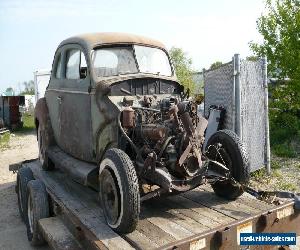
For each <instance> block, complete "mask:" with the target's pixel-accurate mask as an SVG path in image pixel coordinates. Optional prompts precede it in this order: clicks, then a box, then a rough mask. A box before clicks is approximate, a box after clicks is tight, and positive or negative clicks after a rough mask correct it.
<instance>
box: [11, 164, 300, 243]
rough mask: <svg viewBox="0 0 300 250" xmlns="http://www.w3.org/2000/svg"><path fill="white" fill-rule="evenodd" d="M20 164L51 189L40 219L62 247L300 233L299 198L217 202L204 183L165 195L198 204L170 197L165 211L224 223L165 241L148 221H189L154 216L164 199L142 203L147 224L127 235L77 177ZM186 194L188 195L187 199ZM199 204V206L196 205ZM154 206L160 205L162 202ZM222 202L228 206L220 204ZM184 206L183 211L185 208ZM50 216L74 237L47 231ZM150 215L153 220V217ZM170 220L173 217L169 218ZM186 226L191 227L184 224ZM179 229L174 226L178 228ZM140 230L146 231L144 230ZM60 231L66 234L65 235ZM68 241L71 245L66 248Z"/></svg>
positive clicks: (225, 240)
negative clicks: (46, 210) (116, 229)
mask: <svg viewBox="0 0 300 250" xmlns="http://www.w3.org/2000/svg"><path fill="white" fill-rule="evenodd" d="M21 167H29V168H30V169H31V170H32V173H33V176H34V178H35V179H39V180H41V181H42V182H43V183H44V184H45V186H46V190H47V192H48V194H49V201H50V210H51V215H52V216H53V217H50V218H45V219H41V220H40V221H39V223H40V227H41V228H43V227H44V228H43V229H42V231H43V235H44V238H45V239H46V241H47V242H48V244H49V245H50V246H51V247H52V248H54V249H62V247H64V249H75V248H74V244H75V243H76V244H77V243H78V246H79V248H78V249H81V248H82V249H84V248H86V249H131V248H135V249H144V248H145V249H147V248H152V247H153V248H157V249H242V248H243V249H244V248H245V246H242V247H241V246H240V245H239V242H238V241H239V234H240V233H241V232H281V233H282V232H296V233H297V235H298V236H299V235H300V211H299V210H298V209H296V208H295V201H293V200H291V199H289V200H286V201H284V202H283V203H282V204H280V205H269V204H267V203H264V202H263V201H258V200H257V199H256V198H254V197H253V196H252V198H251V197H250V195H246V196H245V197H242V198H239V199H238V200H237V201H232V202H228V203H226V202H225V201H224V204H222V201H221V202H219V203H217V201H219V200H220V198H217V197H216V196H215V195H214V194H213V193H211V194H209V192H210V191H209V187H202V186H201V187H200V188H201V189H199V190H196V191H194V193H192V195H190V194H188V193H189V192H188V193H187V195H186V196H183V197H182V196H180V197H179V196H172V197H170V198H166V199H168V201H172V200H173V201H175V202H174V204H175V203H176V202H177V201H176V199H177V198H178V199H179V198H180V199H179V203H180V200H185V199H186V197H188V198H190V199H192V200H189V201H190V203H191V204H194V207H191V208H189V207H188V206H189V205H188V204H181V205H182V208H181V206H180V204H179V203H178V204H179V205H178V204H177V203H176V204H177V205H174V204H173V203H170V204H168V205H167V207H169V208H170V210H165V211H162V214H163V215H166V214H167V213H174V214H175V215H174V216H175V217H176V216H177V217H178V218H183V219H186V220H187V221H188V222H189V221H190V222H191V220H188V219H191V218H192V216H191V218H187V217H186V214H188V213H191V214H192V212H193V213H194V211H198V212H199V211H200V213H201V211H202V210H203V214H205V213H206V214H207V215H209V213H212V214H214V215H217V216H220V218H222V220H224V221H225V223H221V224H220V225H218V226H211V228H209V229H207V230H203V231H201V232H199V233H193V234H191V235H189V236H187V237H181V239H179V238H180V237H174V235H170V237H169V238H170V239H173V240H169V242H167V243H166V242H163V236H161V237H162V238H161V239H157V242H154V241H153V242H152V240H153V239H152V238H151V237H152V236H151V237H150V236H149V235H147V230H151V228H150V229H149V228H147V227H146V226H145V225H149V226H153V225H150V224H151V223H154V226H155V227H157V225H158V226H161V227H162V228H164V227H165V228H167V230H170V232H168V231H167V230H166V234H168V233H169V234H172V232H173V231H172V229H171V228H170V226H167V224H168V223H170V225H171V226H175V224H176V223H179V227H178V228H179V229H180V228H182V225H186V224H180V223H184V220H183V219H182V221H180V220H178V218H177V217H176V220H175V219H173V217H170V218H164V216H157V217H155V216H156V212H153V211H154V210H155V211H158V210H159V209H160V208H162V210H164V209H163V208H164V206H165V204H166V203H165V202H164V201H162V203H163V205H160V203H157V204H156V203H153V204H152V205H153V209H152V205H150V206H148V208H146V209H144V212H145V213H146V215H142V216H143V217H144V219H145V221H143V222H141V223H144V224H143V227H144V228H143V229H139V231H138V230H136V231H134V232H133V233H131V234H127V235H118V234H116V233H115V232H113V231H112V230H111V229H110V228H109V227H108V226H107V225H106V223H105V220H104V217H103V216H102V212H101V208H100V206H99V205H97V202H98V201H97V193H96V192H95V191H94V190H91V189H90V188H88V187H84V186H82V185H80V184H78V183H75V182H74V181H72V180H67V178H66V177H65V174H64V173H62V172H61V171H60V170H54V171H50V172H48V171H44V170H42V168H41V166H40V163H39V161H38V160H29V161H25V162H22V163H20V164H14V165H10V170H11V171H14V172H16V171H18V169H20V168H21ZM60 178H65V179H64V180H65V181H64V182H63V183H62V182H61V181H59V180H61V179H60ZM197 192H199V193H197ZM203 193H205V195H203ZM201 194H202V196H201ZM80 195H81V196H80ZM197 195H200V196H201V197H202V198H206V200H204V199H200V198H199V200H198V198H197V197H196V196H197ZM74 197H75V198H74ZM76 197H77V198H78V199H77V198H76ZM80 197H81V198H83V200H80V199H79V198H80ZM195 197H196V198H195ZM186 200H187V201H188V199H186ZM195 201H198V202H200V203H197V202H195ZM83 204H84V206H83ZM197 204H198V205H199V207H197V206H196V205H197ZM155 206H158V208H157V207H155ZM260 206H261V207H260ZM149 207H150V208H149ZM235 207H236V209H235ZM247 207H248V209H250V210H251V214H250V215H248V216H243V213H245V211H244V212H243V211H242V210H243V209H245V208H247ZM223 208H224V211H223V210H222V209H223ZM228 208H230V209H232V211H234V212H232V211H230V209H228ZM180 209H182V210H180ZM184 209H186V210H184ZM201 209H202V210H201ZM226 209H227V210H226ZM142 210H143V208H142ZM152 210H153V211H152ZM190 210H191V211H190ZM176 211H177V212H178V211H179V212H178V214H176V213H177V212H176ZM181 211H184V212H185V213H182V214H181ZM204 211H205V213H204ZM158 213H159V212H158ZM239 213H240V214H239ZM235 214H236V215H235ZM200 215H201V214H200ZM147 216H148V217H147ZM151 216H152V217H151ZM226 216H227V217H228V218H227V219H226V218H225V217H226ZM234 217H236V218H234ZM153 218H154V219H153ZM199 218H200V217H199ZM204 219H205V218H204ZM225 219H226V220H225ZM51 220H52V221H54V222H55V221H56V220H60V221H62V222H63V224H64V225H65V226H66V228H67V230H68V231H69V232H70V233H71V234H72V235H73V236H74V238H72V239H71V238H70V237H69V238H68V237H67V236H66V237H65V239H64V238H60V239H55V237H53V236H51V235H48V233H49V232H48V231H49V230H48V229H47V228H45V225H49V223H51ZM148 220H150V223H149V221H148ZM168 220H169V221H170V222H168ZM172 220H173V221H172ZM157 221H159V223H161V225H159V224H157V223H158V222H157ZM174 221H175V222H174ZM208 221H209V220H208ZM146 222H147V223H146ZM47 223H48V224H47ZM164 223H165V225H164ZM193 223H195V224H196V226H197V225H198V224H197V223H200V222H197V221H193ZM216 224H217V222H216ZM199 226H200V224H199ZM205 226H209V225H205ZM186 228H188V227H187V226H186ZM191 228H192V229H193V228H196V227H191ZM179 229H176V228H175V229H174V230H175V231H176V230H179ZM141 230H144V231H142V233H141ZM175 231H174V232H175ZM179 231H180V230H179ZM148 232H149V231H148ZM183 232H184V231H183ZM175 234H176V232H175ZM148 236H149V237H150V238H151V240H149V242H147V237H148ZM62 237H64V236H63V235H62ZM157 237H159V236H157ZM174 238H175V240H174ZM74 241H75V243H74ZM151 242H152V245H151ZM158 242H159V243H158ZM62 244H63V245H62ZM68 246H70V247H69V248H68ZM151 246H152V247H151ZM261 247H262V246H250V248H249V249H262V248H261ZM274 248H275V247H274V246H268V247H266V246H264V249H274Z"/></svg>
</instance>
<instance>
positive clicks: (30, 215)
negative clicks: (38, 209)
mask: <svg viewBox="0 0 300 250" xmlns="http://www.w3.org/2000/svg"><path fill="white" fill-rule="evenodd" d="M27 206H28V207H27V216H28V224H29V229H30V232H31V233H32V232H33V209H32V199H31V196H30V195H29V196H28V205H27Z"/></svg>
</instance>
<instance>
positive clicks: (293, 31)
mask: <svg viewBox="0 0 300 250" xmlns="http://www.w3.org/2000/svg"><path fill="white" fill-rule="evenodd" d="M257 29H258V31H259V33H260V34H261V35H262V36H263V38H264V41H263V43H262V44H258V43H254V42H251V43H250V48H251V49H252V50H253V52H254V54H255V55H256V56H259V57H261V56H267V58H268V72H269V76H272V77H276V78H278V79H279V80H283V81H282V83H283V84H280V86H278V87H277V88H275V89H274V91H273V93H272V94H273V97H274V100H275V101H274V102H273V103H271V105H273V106H274V107H276V108H279V109H282V108H283V107H284V109H285V111H289V112H291V113H294V114H297V113H298V112H299V110H300V35H299V34H300V1H299V0H267V1H266V14H265V15H262V16H261V17H260V18H259V19H258V20H257ZM286 78H289V80H288V81H284V79H286Z"/></svg>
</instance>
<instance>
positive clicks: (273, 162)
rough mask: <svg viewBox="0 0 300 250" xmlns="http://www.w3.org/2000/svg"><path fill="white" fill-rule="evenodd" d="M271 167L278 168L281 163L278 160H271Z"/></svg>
mask: <svg viewBox="0 0 300 250" xmlns="http://www.w3.org/2000/svg"><path fill="white" fill-rule="evenodd" d="M271 168H272V169H280V168H281V164H280V163H279V162H278V161H275V160H273V161H271Z"/></svg>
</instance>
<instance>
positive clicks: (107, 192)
mask: <svg viewBox="0 0 300 250" xmlns="http://www.w3.org/2000/svg"><path fill="white" fill-rule="evenodd" d="M99 189H100V201H101V205H102V208H103V212H104V216H105V219H106V222H107V224H108V225H109V226H110V227H111V228H112V229H113V230H114V231H116V232H118V233H130V232H132V231H133V230H135V228H136V225H137V222H138V218H139V213H140V193H139V184H138V178H137V175H136V171H135V168H134V165H133V163H132V161H131V160H130V158H129V157H128V155H127V154H126V153H125V152H123V151H122V150H120V149H116V148H113V149H109V150H108V151H106V153H105V156H104V160H103V161H102V162H101V164H100V170H99Z"/></svg>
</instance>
